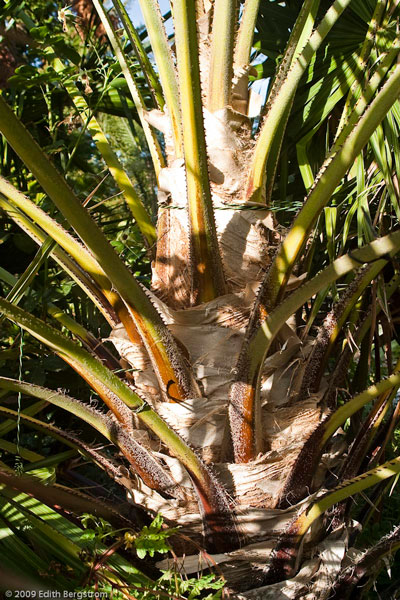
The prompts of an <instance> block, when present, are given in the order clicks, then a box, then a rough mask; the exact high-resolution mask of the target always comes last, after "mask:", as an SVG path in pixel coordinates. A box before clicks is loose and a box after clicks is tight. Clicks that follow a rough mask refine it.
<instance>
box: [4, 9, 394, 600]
mask: <svg viewBox="0 0 400 600" xmlns="http://www.w3.org/2000/svg"><path fill="white" fill-rule="evenodd" d="M92 2H93V6H94V8H95V10H96V11H97V14H98V17H99V18H100V20H101V22H102V27H103V28H104V31H105V32H106V34H107V37H108V40H109V43H110V46H111V48H112V50H113V53H114V56H115V58H116V59H117V61H118V63H119V67H120V70H119V73H121V74H122V75H121V76H123V77H124V78H125V82H126V84H125V85H126V86H127V88H128V89H129V92H130V95H131V101H132V102H133V105H134V107H135V111H136V113H135V117H136V118H137V120H138V123H140V127H141V129H142V132H143V137H144V139H145V140H146V142H147V145H148V151H149V153H150V156H151V161H152V165H153V168H154V173H155V177H156V180H157V188H158V215H157V223H156V226H154V224H153V220H152V216H151V214H149V212H148V208H146V207H148V203H147V204H146V199H145V198H143V197H141V195H140V192H139V191H138V187H137V186H135V185H134V184H133V183H132V181H131V179H130V177H129V176H128V175H127V173H126V171H125V170H124V167H123V165H122V164H121V161H120V160H119V158H118V156H117V154H116V153H115V152H114V151H113V149H112V147H111V145H110V142H109V140H108V139H107V137H106V136H105V134H104V132H103V130H102V122H101V118H100V116H99V115H96V114H95V112H93V111H92V110H91V108H90V106H89V104H90V100H89V96H90V92H91V91H92V90H91V89H90V90H88V88H87V87H86V93H85V91H82V87H79V86H77V85H76V80H74V77H73V76H71V73H72V72H73V71H74V67H73V61H72V62H69V63H67V58H68V57H67V56H66V54H65V53H64V54H63V53H62V51H60V48H59V47H57V45H54V44H52V36H51V34H47V35H46V36H44V35H43V36H42V38H41V40H40V43H41V44H42V46H41V47H42V49H43V56H44V57H45V59H46V61H47V64H48V65H51V67H52V69H53V70H54V71H55V72H56V73H58V74H59V76H60V78H61V79H60V81H62V83H63V85H64V86H65V89H66V90H67V92H68V94H69V97H70V99H71V101H72V102H73V104H74V106H75V109H76V112H77V114H78V115H79V116H80V117H81V119H82V121H83V123H84V124H85V127H87V130H88V132H89V133H90V134H91V136H92V138H93V141H94V142H95V144H96V146H97V149H98V151H99V152H100V154H101V156H102V157H103V159H104V161H105V163H106V165H107V167H108V169H109V171H110V173H111V175H112V177H113V178H114V180H115V184H116V186H118V188H119V189H120V191H121V194H122V197H123V198H124V200H125V202H126V204H127V206H128V208H129V209H130V211H131V213H132V217H133V219H134V220H135V222H136V225H137V227H138V228H139V229H140V232H141V235H142V238H143V242H144V244H145V246H146V248H147V253H148V256H150V257H151V260H152V280H151V288H150V289H146V288H145V287H143V286H142V285H141V284H140V283H138V281H137V280H136V279H135V277H134V276H133V275H132V272H131V270H130V269H129V268H128V267H127V265H126V263H124V261H123V260H122V258H121V257H120V256H118V254H117V253H116V252H115V250H114V249H113V247H112V246H111V245H110V243H109V240H108V239H107V237H106V235H105V234H104V233H103V232H102V230H101V228H100V227H98V225H97V224H96V222H95V221H94V219H93V218H92V217H91V215H90V212H89V211H88V210H86V208H85V206H83V205H82V203H81V202H80V200H79V199H78V197H77V196H76V194H75V193H74V191H73V189H71V187H70V186H69V185H68V184H67V182H66V180H65V178H64V177H63V176H62V175H61V174H60V172H59V171H58V170H57V169H56V168H55V166H54V164H53V163H52V162H51V161H50V160H49V158H48V157H47V156H46V154H45V153H44V152H43V151H42V150H41V148H40V146H39V145H38V144H37V142H36V141H35V140H34V138H33V137H32V135H31V134H30V133H29V131H28V130H27V128H26V127H25V126H24V125H23V123H22V122H21V121H20V120H19V119H18V117H17V116H16V114H15V112H14V111H13V110H12V109H11V108H10V105H9V104H8V103H7V101H6V96H5V95H4V94H3V95H2V96H1V97H0V130H1V132H2V134H3V136H4V138H5V139H6V140H7V142H8V143H9V144H10V146H11V147H12V148H13V149H14V151H15V152H16V154H18V156H19V157H20V159H21V160H22V162H23V163H24V164H25V165H26V167H27V168H28V169H29V170H30V172H31V173H32V175H33V177H34V178H35V179H36V180H37V182H38V183H39V184H40V186H41V188H42V189H43V191H44V192H45V194H46V195H47V197H48V198H50V199H51V201H52V202H53V204H54V207H56V209H57V210H58V211H59V213H60V214H61V215H62V218H63V221H62V223H60V219H58V220H57V221H56V220H55V219H54V218H53V216H51V215H50V214H49V212H45V211H44V210H43V209H42V208H40V206H38V205H37V204H36V203H35V202H33V201H32V200H31V199H30V198H29V195H26V194H24V193H22V191H20V190H18V189H16V187H15V186H13V185H11V184H10V182H9V181H7V180H6V179H5V178H4V177H2V178H0V207H1V209H3V211H4V212H5V213H6V214H7V216H8V217H9V218H11V219H13V220H14V221H15V222H16V223H17V224H18V225H19V226H20V227H22V229H23V230H24V231H25V232H26V233H28V235H30V236H31V237H32V239H34V241H35V242H36V243H38V244H39V245H40V246H41V251H40V254H39V255H38V256H37V257H36V259H35V261H34V263H32V265H30V268H29V269H28V271H29V272H26V273H25V274H24V275H23V276H22V277H21V278H20V279H19V281H18V282H17V283H16V284H15V286H14V287H13V289H12V290H11V292H10V293H9V294H8V296H7V298H6V299H1V300H0V310H1V311H2V313H3V315H5V316H6V317H7V318H8V319H10V320H11V321H13V322H14V323H16V324H17V325H18V326H19V327H20V328H22V329H23V330H24V331H26V332H28V333H29V334H30V335H31V336H33V338H36V339H37V340H39V341H40V342H41V343H42V344H45V345H46V346H47V347H48V348H49V349H51V350H52V351H53V352H55V353H56V354H58V355H59V356H60V357H61V358H62V359H63V360H64V361H66V363H68V365H70V366H71V367H72V368H73V369H74V370H75V371H76V372H77V373H78V374H79V375H80V376H81V377H82V378H83V379H84V380H85V381H86V382H87V384H88V385H89V386H90V387H91V389H92V390H94V391H95V392H96V393H97V394H98V395H99V396H100V398H101V399H102V401H103V402H104V404H105V405H106V407H107V408H108V410H109V412H108V413H107V414H106V413H105V412H103V411H101V410H99V409H94V408H93V407H91V406H90V405H89V404H87V403H85V402H82V401H80V400H78V399H75V398H72V397H70V396H68V395H67V394H65V393H64V392H62V391H53V390H49V389H47V388H44V387H40V386H37V385H33V384H30V383H26V382H23V381H20V380H13V379H9V378H6V377H2V378H1V379H0V386H1V387H2V388H3V389H5V390H8V391H12V392H18V393H19V394H24V395H30V396H34V397H36V398H39V399H42V400H46V401H47V402H50V403H52V404H54V405H56V406H59V407H61V408H63V409H65V410H66V411H69V412H70V413H72V414H74V415H75V416H77V417H78V418H79V419H82V420H83V421H85V422H87V423H89V424H90V425H91V426H92V427H93V428H95V429H96V430H97V431H98V432H100V433H101V434H102V435H103V436H104V437H105V438H107V439H108V440H110V441H111V442H112V443H113V444H114V445H115V446H116V448H118V450H119V452H120V454H121V456H122V458H118V459H117V458H114V459H113V460H110V459H109V458H107V457H106V456H105V455H104V454H102V453H101V452H98V451H95V450H93V448H91V447H90V446H87V445H85V444H84V443H83V442H82V441H81V440H79V439H78V438H77V437H76V436H73V435H72V434H70V433H68V434H67V433H65V432H64V433H63V432H62V430H60V429H58V430H57V435H58V436H61V437H63V436H64V438H63V439H65V440H67V439H68V440H69V444H72V445H75V447H79V448H80V449H81V451H83V452H84V453H85V455H86V456H87V457H88V458H89V459H91V460H93V461H94V462H95V463H96V464H97V465H99V466H100V467H101V468H103V469H104V470H105V471H106V473H107V474H108V475H109V476H110V477H112V478H114V479H115V480H116V481H117V482H118V483H119V484H120V485H121V486H123V487H125V488H126V490H127V492H128V497H129V502H131V503H132V504H133V505H134V506H135V507H140V509H141V510H144V511H146V512H147V513H148V514H150V515H154V514H156V513H159V512H161V513H162V515H163V517H164V519H165V521H166V522H167V523H168V524H169V525H171V526H179V527H180V528H181V529H180V531H181V533H182V534H184V535H185V536H186V537H184V538H182V536H181V537H179V539H178V538H177V540H176V542H175V547H174V549H175V553H177V554H178V555H179V556H182V557H183V558H182V561H183V564H184V568H185V569H186V571H187V572H188V573H191V572H196V571H197V570H198V569H199V561H198V556H197V552H198V547H199V545H200V546H202V547H204V548H205V549H206V551H207V552H208V553H212V554H213V555H214V556H213V563H214V564H215V563H217V564H218V568H219V569H220V570H221V572H222V573H223V575H224V577H225V578H226V580H227V589H231V590H232V591H233V594H234V597H236V598H260V599H261V598H263V599H264V598H274V599H275V598H318V599H322V598H328V597H329V598H347V597H351V598H353V597H354V598H356V597H359V596H361V595H362V594H363V593H365V592H366V591H367V590H368V586H366V585H365V584H366V583H369V584H370V583H371V582H372V581H373V580H374V578H375V576H376V571H377V569H378V567H379V565H382V564H383V563H382V561H383V558H384V557H385V556H386V555H387V554H390V553H392V552H394V551H395V550H396V548H397V547H398V546H399V544H400V533H399V529H398V528H396V529H395V530H394V531H393V532H391V533H389V534H388V536H387V537H385V538H384V539H382V540H381V541H380V542H379V543H378V544H377V545H376V546H374V547H373V548H372V549H370V550H368V551H366V552H365V553H363V552H361V551H360V550H356V548H357V534H358V529H357V526H356V524H355V521H354V520H352V519H350V516H349V510H350V503H349V498H350V497H352V496H354V495H355V494H361V493H362V492H364V490H368V491H369V492H371V490H372V492H371V494H373V495H372V496H371V498H370V499H368V502H369V503H370V504H375V505H376V504H377V503H378V502H380V501H381V498H382V497H383V495H384V494H385V493H386V492H387V491H388V490H389V489H390V487H391V485H389V486H388V483H389V484H390V482H391V478H393V477H394V476H396V475H397V474H398V473H399V472H400V457H394V458H390V459H389V460H387V457H386V458H385V456H384V451H385V448H386V447H389V446H388V444H389V442H390V440H391V437H392V434H393V432H394V430H395V427H396V424H397V422H398V418H399V412H400V411H399V408H398V405H396V403H395V402H394V398H395V397H396V393H397V389H398V387H399V386H400V370H399V369H400V363H397V364H396V365H394V361H393V355H394V354H395V348H396V347H397V346H396V339H395V334H396V305H395V299H396V297H397V293H398V291H397V290H398V286H399V281H400V280H399V274H398V265H397V262H396V256H397V255H398V252H399V251H400V232H399V231H398V230H397V229H396V221H397V219H398V216H399V204H398V198H399V188H398V175H399V167H400V163H399V156H400V155H399V145H398V131H399V129H400V106H399V104H398V97H399V92H400V65H398V60H397V57H398V54H399V50H400V44H399V40H398V35H397V19H398V16H399V10H398V8H397V4H398V3H397V2H395V1H394V0H393V1H392V0H371V1H370V2H368V3H364V2H359V1H357V0H335V1H333V2H332V1H331V0H329V2H328V1H322V0H321V1H319V0H304V1H303V2H302V3H298V2H289V1H287V2H273V1H272V0H271V1H269V2H264V3H260V2H259V0H245V2H243V3H238V2H234V1H232V0H214V1H209V0H196V1H195V0H174V2H173V4H172V6H171V9H172V16H173V27H174V39H173V42H174V44H173V47H172V46H171V44H170V42H169V40H168V38H167V35H166V32H165V28H164V24H163V19H162V17H161V13H160V10H159V7H158V4H157V2H156V0H140V6H141V9H142V13H143V18H144V21H145V25H146V30H147V34H148V36H149V40H150V44H151V51H152V56H154V60H155V63H156V68H154V66H153V64H152V62H151V61H150V60H149V54H148V53H147V52H146V50H145V48H144V46H143V36H140V35H139V34H138V33H137V31H136V30H135V28H134V27H133V25H132V23H131V21H130V19H129V17H128V14H127V12H126V10H125V8H124V5H123V3H122V1H121V0H113V5H114V9H115V11H116V13H117V14H118V17H119V19H120V22H121V24H122V26H123V37H121V35H120V34H119V33H117V32H116V28H115V23H116V20H115V18H114V20H113V21H111V20H110V16H109V14H108V13H107V11H106V10H105V8H104V5H103V3H102V1H101V0H92ZM24 15H25V16H24ZM24 15H23V21H24V23H25V26H26V27H27V28H30V27H33V25H34V24H33V23H32V22H30V19H29V17H28V16H27V15H26V14H25V13H24ZM70 16H71V15H70ZM62 18H63V19H64V21H65V28H66V29H67V31H68V21H67V17H66V16H65V14H64V13H63V15H62ZM341 27H342V29H341ZM255 31H256V35H255V34H254V32H255ZM360 32H361V33H360ZM36 37H38V34H36ZM129 47H130V48H131V49H133V51H134V53H135V56H136V58H135V61H136V62H135V65H136V66H135V68H132V64H133V63H132V58H131V56H130V55H129V53H128V49H129ZM254 48H256V49H257V48H259V49H261V51H262V52H263V53H264V55H265V56H267V60H266V61H264V63H263V64H261V65H260V64H259V65H258V67H257V65H255V64H253V65H252V64H251V62H252V60H253V58H254ZM344 55H345V56H346V60H344V58H343V56H344ZM274 59H275V60H274ZM341 61H342V62H341ZM256 62H257V61H256ZM138 65H139V66H138ZM257 69H258V70H257ZM260 69H261V70H264V75H265V77H266V78H267V81H268V94H267V100H266V102H265V104H264V105H263V106H262V107H261V109H260V111H259V113H258V114H257V115H256V116H254V112H253V106H254V99H255V98H257V96H256V95H255V94H254V91H253V87H252V81H253V79H254V77H256V74H257V72H258V73H259V72H260ZM119 73H118V77H119V78H120V75H119ZM142 76H144V81H140V85H139V83H138V81H139V77H142ZM85 85H86V86H89V88H90V82H88V81H87V80H86V81H85ZM150 107H151V108H150ZM157 131H158V132H161V134H162V140H161V137H160V133H157ZM160 140H161V141H160ZM297 208H300V210H298V212H297V213H296V210H297ZM294 213H295V214H294ZM293 214H294V217H293ZM292 217H293V218H292ZM353 217H356V219H355V220H356V221H357V223H356V225H355V226H354V224H353ZM69 229H70V230H69ZM48 255H50V256H51V257H52V258H53V259H54V261H56V263H58V265H59V266H61V268H62V269H64V270H65V271H66V273H68V275H69V277H70V278H72V279H73V280H74V281H75V282H76V283H77V285H78V286H80V287H81V289H82V290H83V291H84V292H85V294H87V296H88V297H89V298H90V299H91V301H92V302H93V303H94V305H95V306H96V307H97V310H98V311H99V312H100V313H101V315H103V317H104V319H105V321H106V322H107V323H108V324H109V326H110V328H111V333H110V335H109V339H110V340H111V341H112V343H113V344H114V346H115V348H116V350H117V351H118V353H119V357H120V359H117V358H116V357H115V355H114V353H113V352H111V351H110V349H109V348H107V346H106V345H104V343H102V342H101V340H99V339H97V338H96V337H95V336H94V335H93V333H92V332H89V331H87V330H86V329H84V328H83V327H82V325H81V324H79V323H77V322H76V320H74V319H73V318H72V317H71V314H66V313H65V312H62V311H61V310H60V309H58V308H57V307H56V306H54V305H51V304H49V305H48V306H47V311H48V313H49V314H50V316H51V317H52V318H54V319H56V320H57V321H58V322H59V323H61V324H62V326H63V331H61V329H60V327H59V326H58V328H57V327H56V326H55V325H50V324H48V323H47V322H46V321H45V320H43V319H39V318H37V317H36V316H34V315H32V314H30V313H29V312H27V311H25V310H23V309H22V308H20V307H18V306H17V299H18V302H19V300H20V298H21V296H22V293H23V291H24V290H25V289H26V288H27V287H28V286H29V285H30V283H31V281H32V274H34V273H36V272H37V271H38V269H39V268H40V265H41V264H42V263H43V261H44V259H45V258H46V257H47V256H48ZM4 278H6V275H4V274H3V279H4ZM8 282H9V283H10V284H11V280H10V278H9V277H8ZM21 290H22V291H21ZM66 331H69V332H70V334H71V335H66ZM71 336H72V337H71ZM372 353H374V355H372ZM372 364H374V365H375V376H374V378H373V379H374V381H373V383H372V385H371V386H370V387H367V385H368V377H369V376H368V372H369V368H370V367H371V365H372ZM0 410H1V412H2V414H3V415H6V414H7V415H8V416H10V415H11V413H12V411H10V410H9V409H0ZM20 417H22V418H24V417H23V414H22V415H20ZM27 419H28V417H27ZM344 426H346V427H345V428H346V431H344V430H343V429H341V428H342V427H344ZM42 427H43V428H45V429H47V430H48V431H50V429H49V426H48V425H46V424H44V423H42ZM53 433H54V431H53ZM127 467H128V468H127ZM0 481H1V482H2V483H3V484H8V485H10V486H13V487H16V488H18V489H19V490H21V491H29V490H32V485H33V484H32V482H31V481H30V480H27V479H26V478H24V477H19V478H18V477H16V476H15V475H13V474H12V473H10V472H9V470H7V468H6V467H3V466H2V470H1V471H0ZM33 493H34V494H35V495H36V496H37V497H40V498H41V499H44V502H46V498H47V502H54V500H49V499H48V494H47V495H46V492H45V490H44V489H43V488H42V487H41V486H40V484H38V483H36V484H35V488H34V492H33ZM363 497H364V498H365V497H366V496H365V494H364V495H363ZM53 498H54V496H53ZM63 501H64V502H67V503H68V501H67V500H66V499H65V497H64V496H63ZM85 506H86V505H85ZM367 506H369V505H367ZM371 514H372V511H371V510H367V509H365V510H363V511H362V514H360V515H358V519H359V521H360V523H361V525H362V526H363V525H365V524H366V523H367V522H368V520H369V519H370V518H371ZM183 540H184V541H183Z"/></svg>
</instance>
